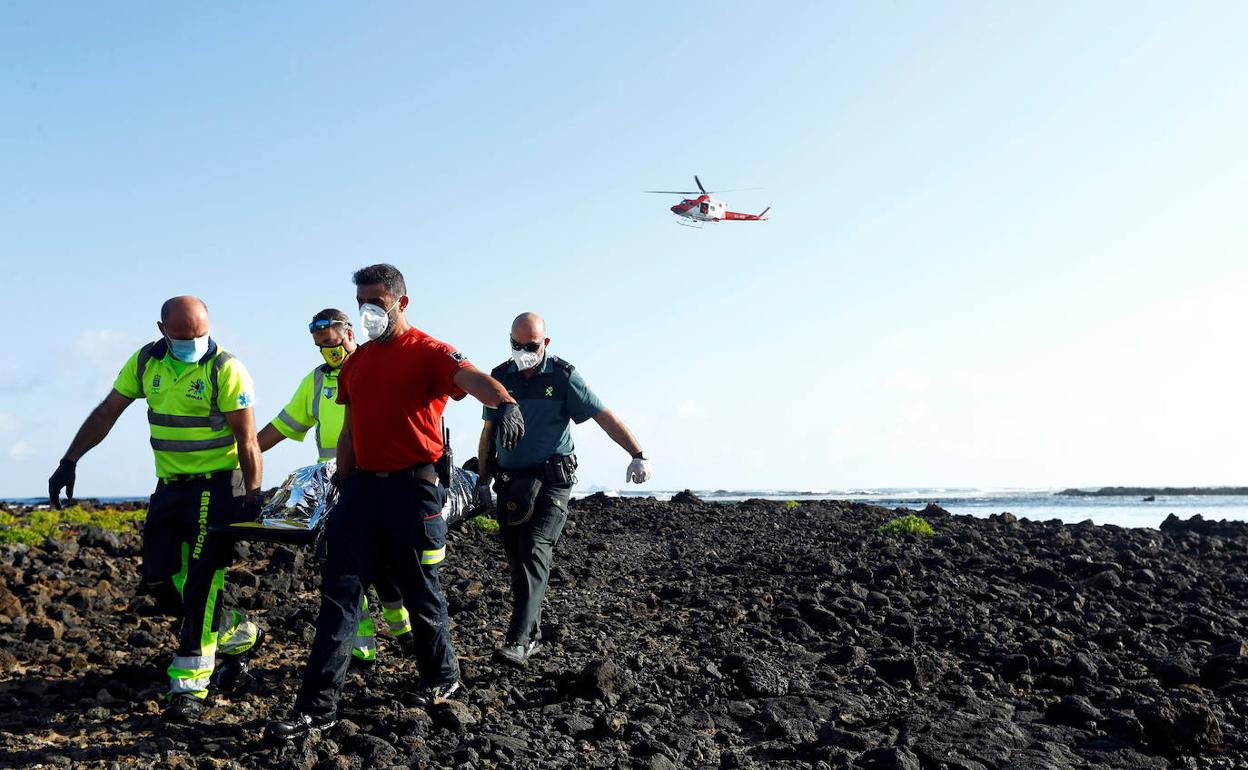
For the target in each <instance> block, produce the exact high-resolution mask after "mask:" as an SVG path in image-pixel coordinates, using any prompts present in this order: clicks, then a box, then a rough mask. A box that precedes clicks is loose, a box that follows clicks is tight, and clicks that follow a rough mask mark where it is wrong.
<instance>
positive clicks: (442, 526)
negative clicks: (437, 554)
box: [421, 516, 446, 548]
mask: <svg viewBox="0 0 1248 770" xmlns="http://www.w3.org/2000/svg"><path fill="white" fill-rule="evenodd" d="M421 523H422V524H423V526H424V529H425V542H424V543H423V544H422V546H421V547H422V548H439V547H441V546H444V545H446V518H445V517H443V516H434V517H432V518H429V519H425V520H424V521H423V522H421Z"/></svg>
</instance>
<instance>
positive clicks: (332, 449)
mask: <svg viewBox="0 0 1248 770" xmlns="http://www.w3.org/2000/svg"><path fill="white" fill-rule="evenodd" d="M337 398H338V370H337V369H334V368H333V367H330V366H328V365H322V366H318V367H316V368H315V369H313V370H312V371H310V372H308V376H307V377H304V378H303V381H302V382H300V383H299V387H298V388H296V389H295V395H293V396H291V397H290V403H289V404H287V405H286V407H285V408H284V409H282V411H281V413H279V414H278V415H277V417H274V418H273V422H271V423H269V424H270V425H272V426H273V427H274V428H276V429H277V432H278V433H281V434H282V435H283V436H285V437H286V438H293V439H294V440H295V441H303V437H304V436H306V435H308V431H309V430H311V429H312V428H313V427H315V428H316V449H317V452H318V453H319V454H318V461H319V462H325V461H326V460H332V459H333V458H334V457H335V456H337V454H338V434H339V433H342V421H343V418H344V417H346V413H347V408H346V407H345V406H343V405H342V404H340V403H338V400H337Z"/></svg>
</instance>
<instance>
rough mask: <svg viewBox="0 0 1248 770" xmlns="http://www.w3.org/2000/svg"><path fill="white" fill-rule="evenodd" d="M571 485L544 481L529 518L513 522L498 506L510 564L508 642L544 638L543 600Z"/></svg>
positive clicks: (565, 518) (500, 531) (565, 517)
mask: <svg viewBox="0 0 1248 770" xmlns="http://www.w3.org/2000/svg"><path fill="white" fill-rule="evenodd" d="M571 494H572V485H571V484H546V483H543V484H542V490H541V492H539V493H538V495H537V500H536V501H535V502H534V504H533V515H532V516H530V517H529V518H528V520H527V521H522V522H518V523H515V524H513V523H511V521H509V520H508V519H507V515H506V514H505V512H504V511H503V509H502V508H501V507H500V508H499V522H498V531H499V534H500V535H501V536H502V540H503V550H504V551H505V552H506V554H507V564H508V566H510V567H511V622H510V623H509V624H508V625H507V637H506V640H505V642H506V643H507V644H527V643H528V642H529V641H531V640H534V639H540V638H541V631H540V626H541V622H542V599H543V597H545V596H546V582H547V581H548V580H549V579H550V565H551V562H552V561H553V560H554V554H555V544H556V543H558V542H559V536H560V535H561V534H562V533H563V525H564V522H566V521H567V519H568V498H569V497H570V496H571Z"/></svg>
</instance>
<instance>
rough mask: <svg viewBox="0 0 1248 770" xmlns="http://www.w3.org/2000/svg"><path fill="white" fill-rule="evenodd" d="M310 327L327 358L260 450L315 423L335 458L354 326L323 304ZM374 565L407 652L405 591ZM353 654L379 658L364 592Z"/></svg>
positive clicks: (376, 585)
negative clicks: (342, 375) (341, 375)
mask: <svg viewBox="0 0 1248 770" xmlns="http://www.w3.org/2000/svg"><path fill="white" fill-rule="evenodd" d="M308 331H309V332H311V333H312V342H313V343H315V344H316V346H317V347H318V348H320V351H321V357H322V358H324V359H325V363H324V364H322V365H320V366H318V367H316V368H315V369H313V370H312V371H310V372H308V376H306V377H304V378H303V381H301V382H300V383H299V387H298V388H296V389H295V394H294V395H293V396H291V398H290V403H288V404H287V405H286V407H285V408H284V409H282V411H281V412H279V413H278V415H277V417H275V418H273V421H272V422H270V423H269V424H268V425H265V426H264V428H262V429H261V430H260V437H259V438H260V451H261V452H267V451H268V450H269V449H271V448H272V447H274V446H275V445H277V444H278V443H280V442H281V441H282V439H286V438H291V439H294V440H295V441H303V439H304V437H305V436H307V435H308V431H311V430H313V429H314V428H315V430H316V451H317V462H325V461H326V460H332V459H334V457H335V456H336V454H337V451H338V449H337V447H338V434H339V433H341V432H342V420H343V415H344V414H345V413H346V407H344V406H343V405H342V404H339V403H338V399H337V395H338V372H339V370H340V369H341V367H342V364H343V363H344V362H345V361H346V360H347V357H348V356H350V355H351V354H352V353H354V352H355V348H356V343H355V332H354V330H353V329H352V328H351V320H350V318H349V317H348V316H347V314H346V313H344V312H342V311H341V310H337V309H335V308H326V309H324V310H322V311H321V312H319V313H317V314H316V315H314V316H312V323H310V324H308ZM375 571H376V573H377V576H376V577H375V578H374V580H373V590H374V591H376V592H377V596H378V598H379V599H380V600H381V615H382V617H383V618H384V619H385V621H386V627H385V632H386V635H387V636H389V637H390V638H391V639H393V640H395V641H396V642H398V644H399V647H400V648H401V649H402V650H403V651H404V652H405V653H406V654H408V655H410V654H412V651H413V649H414V645H415V639H414V638H413V637H412V621H411V617H410V615H409V614H408V612H407V609H406V608H405V607H404V606H403V595H402V594H401V593H399V589H398V587H397V586H396V585H395V584H394V582H393V580H391V579H390V578H389V577H388V575H387V574H386V573H385V572H384V571H383V570H382V568H381V565H378V566H377V567H376V568H375ZM351 654H352V656H353V657H355V659H356V660H359V661H361V662H364V663H371V662H373V661H375V660H376V659H377V627H376V624H374V622H373V618H372V615H371V614H370V613H369V611H368V597H367V596H366V597H365V598H364V601H363V618H362V619H361V620H360V623H359V625H358V626H357V627H356V631H355V643H354V645H353V646H352V648H351Z"/></svg>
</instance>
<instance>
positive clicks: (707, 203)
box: [643, 176, 771, 227]
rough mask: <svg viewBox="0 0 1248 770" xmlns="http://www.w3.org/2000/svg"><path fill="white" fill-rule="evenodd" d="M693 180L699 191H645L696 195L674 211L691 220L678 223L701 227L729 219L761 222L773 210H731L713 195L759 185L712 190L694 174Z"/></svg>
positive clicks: (679, 204) (755, 188) (679, 215)
mask: <svg viewBox="0 0 1248 770" xmlns="http://www.w3.org/2000/svg"><path fill="white" fill-rule="evenodd" d="M693 181H694V182H695V183H697V185H698V191H696V192H695V191H693V190H644V191H643V192H648V193H657V194H659V195H696V196H698V197H696V198H685V199H684V200H682V201H681V202H680V203H677V204H676V205H675V206H672V213H673V214H675V215H676V216H678V217H682V218H684V219H688V220H690V221H689V222H678V223H677V224H682V225H685V224H687V225H689V226H690V227H701V226H702V223H703V222H723V221H725V220H728V221H745V222H761V221H763V220H765V219H767V212H768V211H771V206H768V207H767V208H765V209H763V211H762V213H759V214H742V213H740V212H737V211H729V210H728V206H727V205H726V204H725V203H724V202H723V201H717V200H715V199H714V198H712V197H711V195H712V194H713V193H716V192H740V191H741V190H759V189H762V188H759V187H745V188H741V189H740V190H711V191H709V192H708V191H707V189H706V188H705V187H703V186H702V180H701V179H698V178H697V176H694V178H693Z"/></svg>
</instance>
